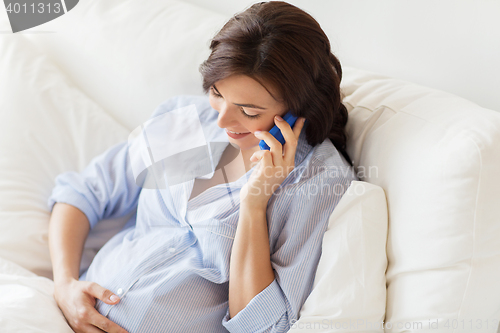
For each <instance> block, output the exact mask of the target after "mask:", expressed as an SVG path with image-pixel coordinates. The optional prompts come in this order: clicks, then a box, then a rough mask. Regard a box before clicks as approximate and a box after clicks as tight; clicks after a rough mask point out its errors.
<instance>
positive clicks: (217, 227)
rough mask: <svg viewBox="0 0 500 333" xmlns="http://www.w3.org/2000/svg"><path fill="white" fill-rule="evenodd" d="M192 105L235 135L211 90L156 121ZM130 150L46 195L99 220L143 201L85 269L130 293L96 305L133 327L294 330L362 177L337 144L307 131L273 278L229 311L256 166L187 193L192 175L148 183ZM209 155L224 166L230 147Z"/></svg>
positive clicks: (114, 151) (272, 203)
mask: <svg viewBox="0 0 500 333" xmlns="http://www.w3.org/2000/svg"><path fill="white" fill-rule="evenodd" d="M191 104H194V105H195V106H196V108H197V111H198V113H199V119H200V122H201V124H202V125H203V130H204V131H205V136H206V137H207V139H208V140H209V141H214V142H215V141H218V142H223V141H224V140H226V142H227V136H226V134H225V131H224V129H221V128H219V127H218V126H217V124H216V122H217V116H218V113H217V111H215V110H214V109H212V108H211V107H210V104H209V102H208V97H206V96H178V97H174V98H171V99H169V100H167V101H166V102H164V103H163V104H161V105H160V106H159V107H158V108H157V109H156V111H155V112H154V113H153V115H152V116H151V119H152V118H154V117H157V116H158V115H162V114H165V113H166V112H169V111H171V110H174V109H179V108H180V107H185V106H187V105H191ZM306 126H307V123H306ZM165 144H172V143H168V142H165ZM129 151H130V150H129V144H128V142H123V143H120V144H117V145H115V146H113V147H111V148H109V149H108V150H107V151H105V152H104V153H102V154H101V155H99V156H97V157H95V158H94V159H93V160H92V161H91V163H90V164H89V165H88V166H87V167H86V168H85V170H84V171H83V172H82V173H76V172H66V173H63V174H61V175H59V176H58V177H57V178H56V186H55V188H54V189H53V192H52V194H51V196H50V198H49V200H48V205H49V209H50V210H52V207H53V205H54V204H55V202H64V203H68V204H71V205H73V206H75V207H77V208H79V209H80V210H81V211H82V212H84V213H85V215H86V216H87V218H88V220H89V222H90V227H91V228H93V227H94V226H95V225H96V224H97V223H98V222H99V221H100V220H103V219H109V218H115V217H121V216H125V215H127V214H130V213H132V212H133V211H134V210H135V209H137V213H136V214H134V215H133V217H132V218H131V219H130V220H129V221H128V222H127V224H126V225H125V227H124V228H123V229H122V230H121V231H120V232H119V233H118V234H116V235H115V236H114V237H113V238H111V239H110V240H109V241H108V242H107V243H106V244H105V245H104V246H103V247H102V249H101V250H100V251H99V252H98V253H97V255H96V256H95V258H94V260H93V261H92V263H91V265H90V267H89V268H88V270H87V271H86V273H85V274H83V275H82V276H81V277H80V280H87V281H94V282H96V283H98V284H100V285H101V286H103V287H105V288H108V289H109V290H111V291H113V292H114V293H116V294H117V295H119V296H120V297H121V300H120V302H119V303H118V304H116V305H108V304H105V303H103V302H102V301H100V300H97V303H96V309H97V310H98V311H99V312H100V313H101V314H103V315H105V316H106V317H108V318H109V319H110V320H112V321H113V322H115V323H117V324H118V325H120V326H122V327H123V328H125V329H126V330H127V331H128V332H148V333H154V332H227V331H229V332H287V331H288V330H289V329H290V327H291V325H292V324H293V321H294V320H296V319H298V314H299V311H300V308H301V306H302V305H303V304H304V302H305V300H306V298H307V296H308V295H309V293H310V292H311V290H312V285H313V279H314V275H315V272H316V266H317V264H318V261H319V258H320V255H321V245H322V240H323V234H324V232H325V231H326V228H327V226H328V218H329V216H330V214H331V213H332V211H333V209H334V208H335V206H336V205H337V203H338V202H339V200H340V198H341V197H342V195H343V194H344V192H345V191H346V190H347V188H348V187H349V185H350V184H351V181H353V180H358V179H357V178H356V175H355V173H354V170H353V168H352V167H351V166H350V165H349V164H348V163H347V162H346V161H345V159H344V158H343V157H342V156H341V154H339V153H338V152H337V150H336V148H335V146H334V145H333V144H332V143H331V141H330V140H329V139H327V140H325V141H324V142H323V143H321V144H319V145H317V146H315V147H312V146H310V145H309V144H308V143H307V141H306V140H305V128H304V129H303V130H302V132H301V135H300V138H299V142H298V146H297V152H296V155H295V169H294V170H293V171H292V172H291V173H290V174H289V175H288V177H287V178H286V179H285V181H284V182H283V183H282V184H281V186H280V188H279V189H278V190H277V191H276V192H275V193H274V194H273V196H272V197H271V199H270V200H269V203H268V206H267V223H268V229H269V241H270V250H271V262H272V266H273V269H274V273H275V280H274V281H273V282H272V283H271V284H270V285H269V286H267V287H266V288H265V289H264V290H263V291H261V292H260V293H259V294H257V295H256V296H255V297H254V298H253V299H252V300H251V301H250V303H248V304H247V306H246V307H245V308H244V309H242V310H241V311H240V312H239V313H238V314H236V315H235V316H234V317H233V318H231V319H229V308H228V284H229V258H230V254H231V247H232V245H233V240H234V236H235V232H236V227H237V224H238V215H239V189H241V187H242V186H243V185H244V184H245V183H246V181H247V180H248V178H249V176H250V175H251V172H252V171H253V170H254V169H251V170H249V171H248V172H247V173H246V174H245V175H243V176H242V177H241V178H240V179H238V180H236V181H235V182H232V183H230V186H229V187H228V186H227V185H228V184H220V185H217V186H214V187H212V188H209V189H208V190H206V191H204V192H203V193H201V194H199V195H198V196H196V197H194V198H193V199H191V200H189V201H188V199H189V197H190V194H191V190H192V188H193V184H194V179H192V180H190V181H186V182H184V183H182V184H178V185H175V186H169V187H167V188H163V189H154V188H146V187H141V186H138V185H137V183H136V178H135V177H134V173H133V171H132V167H131V159H130V154H129ZM211 158H213V159H214V160H213V162H214V164H215V165H217V164H218V161H219V159H220V154H215V153H213V152H211ZM228 188H230V189H231V192H230V193H231V195H228ZM235 200H236V202H235Z"/></svg>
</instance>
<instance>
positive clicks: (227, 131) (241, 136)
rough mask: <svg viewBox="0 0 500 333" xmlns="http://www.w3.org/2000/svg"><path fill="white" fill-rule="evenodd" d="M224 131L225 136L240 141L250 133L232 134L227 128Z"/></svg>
mask: <svg viewBox="0 0 500 333" xmlns="http://www.w3.org/2000/svg"><path fill="white" fill-rule="evenodd" d="M225 130H226V133H227V135H229V136H230V137H231V138H233V139H241V138H244V137H245V136H247V135H248V134H250V132H246V133H241V134H236V133H232V132H231V131H229V130H228V129H227V128H226V129H225Z"/></svg>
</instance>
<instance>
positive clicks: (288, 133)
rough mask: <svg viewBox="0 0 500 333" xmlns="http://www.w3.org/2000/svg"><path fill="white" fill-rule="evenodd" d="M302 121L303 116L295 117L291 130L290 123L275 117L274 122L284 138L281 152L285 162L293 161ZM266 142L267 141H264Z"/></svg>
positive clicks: (288, 163) (302, 124)
mask: <svg viewBox="0 0 500 333" xmlns="http://www.w3.org/2000/svg"><path fill="white" fill-rule="evenodd" d="M304 121H305V118H303V117H300V118H299V119H297V121H296V122H295V124H294V127H293V130H292V128H291V127H290V125H289V124H288V123H287V122H286V121H284V120H281V121H279V120H277V118H276V117H275V121H274V122H275V123H276V126H278V128H279V129H280V131H281V134H283V138H284V139H285V144H284V145H283V152H284V154H283V155H284V156H285V157H284V160H285V164H287V165H290V164H293V163H294V162H295V151H296V149H297V144H298V142H299V136H300V132H301V131H302V128H303V127H304ZM266 143H267V142H266Z"/></svg>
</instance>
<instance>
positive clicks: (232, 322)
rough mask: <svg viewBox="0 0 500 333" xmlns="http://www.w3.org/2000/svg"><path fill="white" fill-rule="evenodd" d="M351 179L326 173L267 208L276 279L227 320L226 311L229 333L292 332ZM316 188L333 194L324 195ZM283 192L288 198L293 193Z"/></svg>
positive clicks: (224, 319) (310, 288) (309, 290)
mask: <svg viewBox="0 0 500 333" xmlns="http://www.w3.org/2000/svg"><path fill="white" fill-rule="evenodd" d="M352 180H353V179H351V178H349V177H329V176H328V174H327V173H326V172H325V173H323V174H319V175H316V177H314V179H312V180H311V179H310V180H309V181H307V182H306V183H305V184H302V186H301V187H300V188H299V189H298V190H297V191H296V192H295V194H294V195H293V198H292V199H291V200H289V201H288V205H287V204H283V202H282V201H280V200H279V199H278V200H275V201H274V202H273V208H272V209H271V212H269V208H270V207H268V214H267V218H268V225H269V228H270V230H269V233H270V245H271V249H272V250H271V263H272V266H273V269H274V273H275V279H274V280H273V282H272V283H271V284H269V286H267V287H266V288H265V289H264V290H262V291H261V292H260V293H259V294H257V295H256V296H255V297H254V298H253V299H252V300H251V301H250V302H249V303H248V304H247V306H246V307H245V308H243V309H242V310H241V311H240V312H238V313H237V314H236V315H235V316H234V317H233V318H231V319H229V318H230V317H229V309H228V310H227V312H226V315H225V317H224V318H223V321H222V324H223V326H224V327H225V328H226V329H227V330H228V331H229V332H242V333H243V332H274V333H277V332H288V331H289V330H290V328H291V326H292V325H293V324H294V323H295V321H297V319H298V314H299V311H300V309H301V307H302V305H303V304H304V303H305V300H306V299H307V297H308V296H309V294H310V293H311V290H312V286H313V282H314V276H315V273H316V268H317V265H318V262H319V258H320V256H321V248H322V242H323V235H324V233H325V231H326V230H327V227H328V221H329V217H330V215H331V213H332V212H333V210H334V208H335V207H336V205H337V204H338V202H339V201H340V199H341V197H342V195H343V194H344V193H345V191H346V190H347V188H348V187H349V185H350V183H351V181H352ZM311 186H312V187H311ZM321 186H323V187H321ZM313 187H314V188H315V189H316V190H315V191H312V188H313ZM318 188H320V189H321V188H322V189H323V190H324V189H330V190H331V192H330V193H329V194H328V193H320V192H318V190H317V189H318ZM314 192H315V194H314ZM282 195H284V198H285V199H284V201H286V196H287V195H289V194H287V193H286V192H284V193H282ZM269 222H272V223H269Z"/></svg>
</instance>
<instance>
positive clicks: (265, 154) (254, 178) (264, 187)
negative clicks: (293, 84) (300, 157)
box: [240, 117, 305, 209]
mask: <svg viewBox="0 0 500 333" xmlns="http://www.w3.org/2000/svg"><path fill="white" fill-rule="evenodd" d="M278 119H279V118H277V117H274V122H275V123H276V126H278V128H279V129H280V131H281V133H282V134H283V138H284V139H285V144H284V145H283V146H282V145H281V143H280V142H279V141H278V140H277V139H276V138H275V137H274V136H272V134H271V133H269V132H268V131H260V132H259V133H257V132H255V133H254V135H255V136H256V137H257V138H259V139H261V140H264V141H265V142H266V143H267V145H268V146H269V147H270V148H271V150H259V151H257V152H255V153H254V154H253V155H252V157H250V161H252V162H259V165H258V166H257V167H256V169H255V170H254V171H253V172H252V175H251V176H250V179H249V180H248V182H247V183H246V184H245V185H244V186H243V188H242V189H241V192H240V205H250V206H251V207H252V208H264V209H265V208H266V207H267V203H268V201H269V199H270V198H271V196H272V194H273V193H274V192H275V191H276V190H277V189H278V187H279V186H280V185H281V183H282V182H283V181H284V180H285V178H286V177H287V176H288V175H289V174H290V172H292V170H293V169H294V168H295V152H296V149H297V143H298V140H299V135H300V132H301V130H302V128H303V127H304V121H305V118H299V119H297V121H296V122H295V125H294V127H293V130H292V128H291V127H290V125H289V124H288V123H287V122H286V121H284V120H283V119H281V120H278Z"/></svg>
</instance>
